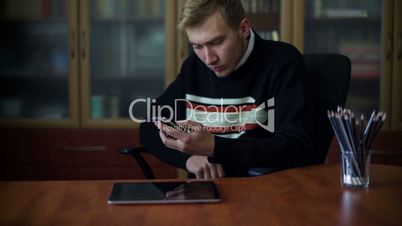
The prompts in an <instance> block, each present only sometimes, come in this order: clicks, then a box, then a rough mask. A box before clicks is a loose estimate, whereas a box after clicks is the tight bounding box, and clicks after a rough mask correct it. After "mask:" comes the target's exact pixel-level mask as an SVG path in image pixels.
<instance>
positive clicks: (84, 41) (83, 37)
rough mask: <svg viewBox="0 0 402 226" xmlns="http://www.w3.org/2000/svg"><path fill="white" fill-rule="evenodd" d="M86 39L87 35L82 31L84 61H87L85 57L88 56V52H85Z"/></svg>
mask: <svg viewBox="0 0 402 226" xmlns="http://www.w3.org/2000/svg"><path fill="white" fill-rule="evenodd" d="M86 39H87V37H86V33H85V31H84V30H83V31H81V41H82V49H81V56H82V59H85V56H86V51H85V46H86Z"/></svg>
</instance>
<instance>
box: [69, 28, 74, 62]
mask: <svg viewBox="0 0 402 226" xmlns="http://www.w3.org/2000/svg"><path fill="white" fill-rule="evenodd" d="M70 55H71V59H74V58H75V32H74V31H72V32H71V50H70Z"/></svg>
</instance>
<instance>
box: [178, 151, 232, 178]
mask: <svg viewBox="0 0 402 226" xmlns="http://www.w3.org/2000/svg"><path fill="white" fill-rule="evenodd" d="M186 168H187V170H188V171H189V172H190V173H193V174H195V177H196V178H197V179H211V178H221V177H224V176H225V172H224V171H223V168H222V166H221V165H220V164H213V163H210V162H208V158H207V157H206V156H199V155H193V156H191V157H190V158H188V159H187V162H186Z"/></svg>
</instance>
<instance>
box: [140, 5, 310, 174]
mask: <svg viewBox="0 0 402 226" xmlns="http://www.w3.org/2000/svg"><path fill="white" fill-rule="evenodd" d="M178 27H179V29H182V30H185V32H186V33H187V36H188V39H189V42H190V43H191V45H192V47H193V49H194V53H193V54H191V55H190V56H189V57H188V58H187V59H186V60H185V62H184V63H183V65H182V68H181V71H180V73H179V75H178V76H177V79H176V80H175V81H174V82H173V83H172V84H171V85H170V86H169V87H168V88H167V89H166V91H165V92H164V93H163V94H162V95H161V96H160V97H159V98H158V99H157V101H156V103H155V105H157V106H171V107H175V112H174V113H175V116H177V117H178V118H179V119H186V120H184V121H178V122H177V123H178V124H179V126H180V128H178V127H177V126H176V127H171V126H168V125H167V122H164V121H158V122H155V123H154V124H153V123H142V124H141V127H140V140H141V143H142V144H143V145H144V146H145V147H146V148H148V149H149V150H150V151H151V152H153V154H155V155H156V156H157V157H158V158H160V159H161V160H163V161H165V162H167V163H169V164H171V165H174V166H176V167H180V168H183V169H186V170H187V171H188V172H190V173H192V174H194V175H195V177H196V178H200V179H201V178H204V179H208V178H219V177H224V176H227V177H231V176H246V175H247V170H248V169H249V168H250V167H271V168H279V169H282V168H290V167H296V166H301V165H304V164H306V163H308V159H309V157H310V156H309V155H310V153H311V149H312V138H311V137H312V125H313V123H312V118H313V117H312V112H313V111H312V105H311V97H310V94H308V93H307V91H308V89H307V88H306V86H307V84H308V79H307V78H306V76H305V75H304V70H305V65H304V61H303V59H302V56H301V55H300V53H299V52H298V51H297V50H296V48H294V47H293V46H291V45H289V44H285V43H282V42H274V41H267V40H262V39H261V38H260V37H259V36H258V35H257V34H256V33H255V32H254V31H253V30H251V28H250V25H249V21H248V20H247V18H245V13H244V9H243V7H242V5H241V3H240V1H239V0H214V1H211V0H188V1H187V3H186V5H185V6H184V9H183V12H182V18H181V20H180V23H179V25H178ZM175 100H176V101H175ZM177 100H181V101H177ZM183 100H185V101H183ZM178 102H179V103H178ZM164 109H165V110H166V108H164ZM162 112H163V113H162V115H158V116H159V117H162V116H163V117H166V118H172V117H171V115H169V112H167V111H162Z"/></svg>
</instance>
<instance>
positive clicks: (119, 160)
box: [0, 128, 176, 180]
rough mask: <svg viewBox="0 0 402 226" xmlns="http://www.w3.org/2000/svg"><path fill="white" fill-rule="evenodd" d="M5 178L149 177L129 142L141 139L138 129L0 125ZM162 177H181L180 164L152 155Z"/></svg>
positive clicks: (0, 175) (1, 164) (2, 177)
mask: <svg viewBox="0 0 402 226" xmlns="http://www.w3.org/2000/svg"><path fill="white" fill-rule="evenodd" d="M0 136H1V137H2V140H1V154H2V158H1V159H0V169H1V170H0V180H49V179H63V180H81V179H132V178H143V175H142V174H141V171H140V170H139V168H138V166H137V165H136V164H135V162H134V160H133V159H131V158H130V156H123V155H120V154H117V149H118V148H120V147H121V146H122V145H123V144H124V145H127V146H135V145H138V144H139V142H138V134H137V132H136V131H135V130H132V129H69V128H67V129H55V128H46V129H44V128H40V129H33V128H26V129H21V128H18V129H0ZM146 159H147V161H148V162H149V163H150V164H151V165H152V168H153V170H154V171H155V174H156V176H158V177H159V178H175V177H176V169H175V168H173V167H169V166H168V165H166V164H164V163H162V162H160V161H158V160H157V159H156V158H155V157H153V156H146Z"/></svg>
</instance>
